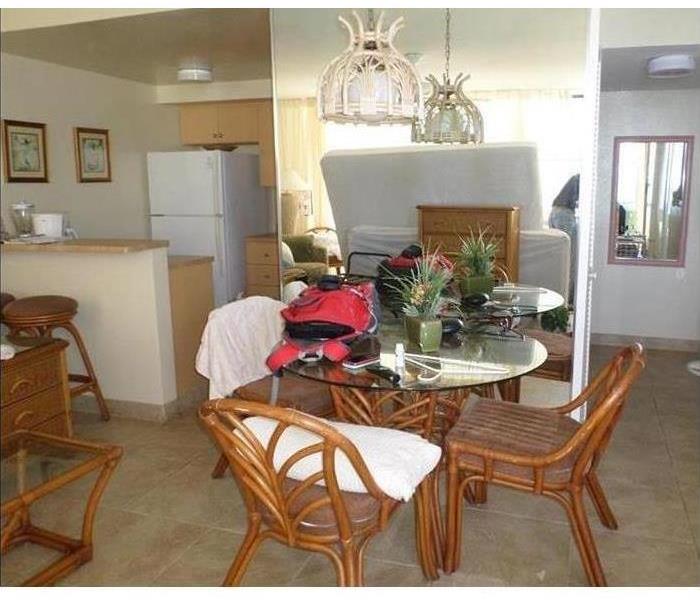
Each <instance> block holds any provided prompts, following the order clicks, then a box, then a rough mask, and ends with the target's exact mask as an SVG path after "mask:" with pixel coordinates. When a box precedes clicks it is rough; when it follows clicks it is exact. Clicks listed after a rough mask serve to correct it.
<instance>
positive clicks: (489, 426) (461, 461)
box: [444, 344, 645, 586]
mask: <svg viewBox="0 0 700 600" xmlns="http://www.w3.org/2000/svg"><path fill="white" fill-rule="evenodd" d="M644 366H645V356H644V349H643V348H642V346H641V345H640V344H635V345H633V346H630V347H629V348H626V349H624V350H622V351H621V352H619V353H618V354H617V356H615V358H614V359H613V360H612V361H610V363H608V365H607V366H606V367H605V368H604V369H603V370H602V371H601V372H600V373H599V374H598V375H597V377H596V378H595V379H594V380H593V381H592V382H591V383H590V384H589V385H588V387H587V388H586V389H585V390H584V391H583V392H582V393H581V394H580V395H579V396H578V398H576V399H574V400H573V401H571V402H569V403H568V404H566V405H564V406H560V407H557V408H554V409H542V408H534V407H528V406H520V405H517V404H511V403H508V402H498V401H494V400H485V399H484V400H479V401H477V402H476V403H475V404H474V405H472V406H470V407H468V408H467V409H465V411H464V413H463V414H462V416H461V417H460V419H459V421H458V422H457V424H456V425H455V427H454V428H453V429H452V430H451V431H450V432H449V433H448V435H447V438H446V452H447V470H448V482H447V519H446V531H447V543H446V549H445V560H444V563H445V572H447V573H451V572H453V571H455V570H456V569H457V567H458V566H459V560H460V541H461V528H462V508H461V499H462V497H463V496H466V497H467V498H468V499H469V498H473V499H474V500H475V501H476V502H484V501H486V486H487V485H490V484H495V485H502V486H506V487H510V488H514V489H517V490H521V491H525V492H530V493H532V494H536V495H541V496H546V497H548V498H551V499H553V500H556V501H557V502H558V503H559V504H561V505H562V506H563V507H564V510H565V511H566V514H567V516H568V518H569V522H570V524H571V529H572V532H573V535H574V539H575V540H576V545H577V547H578V550H579V554H580V556H581V562H582V563H583V568H584V570H585V572H586V576H587V578H588V581H589V583H590V584H591V585H596V586H598V585H606V581H605V575H604V574H603V568H602V566H601V563H600V558H599V557H598V551H597V549H596V546H595V542H594V540H593V535H592V533H591V529H590V526H589V524H588V518H587V516H586V511H585V508H584V504H583V490H584V488H585V489H587V490H588V492H589V494H590V496H591V499H592V500H593V504H594V506H595V508H596V511H597V513H598V516H599V517H600V520H601V522H602V523H603V525H604V526H605V527H607V528H609V529H617V522H616V521H615V517H614V515H613V513H612V510H611V509H610V506H609V505H608V502H607V500H606V498H605V494H604V493H603V488H602V487H601V485H600V482H599V481H598V477H597V475H596V468H597V466H598V463H599V462H600V459H601V457H602V455H603V453H604V451H605V449H606V447H607V445H608V442H609V441H610V437H611V435H612V432H613V430H614V428H615V425H616V424H617V422H618V420H619V418H620V414H621V412H622V409H623V408H624V405H625V402H626V400H627V396H628V392H629V390H630V387H631V386H632V384H633V383H634V381H635V380H636V379H637V377H638V376H639V374H640V373H641V371H642V370H643V368H644ZM584 404H585V405H586V409H587V418H586V420H585V421H584V422H583V423H579V422H578V421H576V420H574V419H572V418H571V417H569V416H568V415H569V414H570V413H571V412H572V411H574V410H576V409H578V408H579V407H581V406H583V405H584ZM472 484H473V485H474V488H475V489H474V491H473V492H472V491H471V489H470V486H472Z"/></svg>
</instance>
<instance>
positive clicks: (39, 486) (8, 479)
mask: <svg viewBox="0 0 700 600" xmlns="http://www.w3.org/2000/svg"><path fill="white" fill-rule="evenodd" d="M1 455H2V461H1V463H0V484H1V485H0V490H1V493H2V504H1V505H0V517H2V519H3V521H4V523H5V525H4V527H3V529H2V535H1V536H0V554H6V553H7V552H8V551H9V550H10V549H11V548H12V547H13V546H15V545H17V544H20V543H22V542H31V543H34V544H39V545H41V546H45V547H47V548H51V549H53V550H58V551H59V552H62V553H63V554H64V556H63V557H61V558H59V559H58V560H56V561H54V562H53V563H51V564H50V565H49V566H48V567H46V568H44V569H42V570H41V571H39V572H38V573H36V574H35V575H33V576H32V577H30V578H29V579H27V580H26V581H25V582H24V583H23V584H22V585H25V586H38V585H51V584H53V583H55V582H56V581H58V580H59V579H61V578H63V577H65V576H66V575H68V574H69V573H71V572H73V571H74V570H75V569H77V568H78V567H79V566H80V565H82V564H84V563H86V562H88V561H90V560H92V529H93V522H94V519H95V513H96V511H97V506H98V504H99V502H100V498H101V497H102V493H103V492H104V489H105V487H106V485H107V482H108V481H109V478H110V477H111V475H112V472H113V471H114V469H115V467H116V466H117V464H118V463H119V460H120V459H121V455H122V449H121V448H120V447H119V446H110V445H103V444H94V443H90V442H83V441H79V440H76V439H74V438H64V437H59V436H55V435H50V434H46V433H38V432H33V431H27V430H18V431H15V432H14V433H11V434H10V435H8V436H6V437H4V438H3V439H2V448H1ZM97 470H99V475H98V476H97V479H96V480H95V483H94V485H93V487H92V491H91V492H90V495H89V496H88V500H87V504H86V506H85V513H84V516H83V527H82V534H81V537H80V538H71V537H68V536H66V535H63V534H61V533H57V532H55V531H50V530H48V529H44V528H43V527H38V526H36V525H34V524H33V523H32V522H31V519H30V516H29V511H30V508H31V505H32V504H33V503H34V502H36V501H37V500H39V499H40V498H43V497H44V496H47V495H49V494H51V493H52V492H55V491H57V490H59V489H61V488H63V487H65V486H66V485H68V484H69V483H71V482H73V481H75V480H76V479H80V478H81V477H85V476H86V475H88V474H89V473H92V472H93V471H97Z"/></svg>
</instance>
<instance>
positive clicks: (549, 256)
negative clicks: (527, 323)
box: [321, 143, 570, 297]
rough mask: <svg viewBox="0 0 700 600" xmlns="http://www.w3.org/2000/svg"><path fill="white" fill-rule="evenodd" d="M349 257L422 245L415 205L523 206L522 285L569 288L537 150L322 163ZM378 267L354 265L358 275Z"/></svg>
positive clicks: (462, 149) (391, 152)
mask: <svg viewBox="0 0 700 600" xmlns="http://www.w3.org/2000/svg"><path fill="white" fill-rule="evenodd" d="M321 169H322V171H323V177H324V179H325V182H326V189H327V190H328V197H329V199H330V203H331V206H332V208H333V215H334V217H335V222H336V228H337V230H338V238H339V240H340V244H341V250H342V252H343V256H346V257H347V256H348V254H349V253H350V252H353V251H368V252H386V253H388V254H396V253H397V252H398V251H400V250H401V249H403V248H404V247H405V246H406V245H408V244H409V243H412V242H415V241H417V240H418V228H417V220H418V214H417V212H418V211H417V210H416V206H418V205H419V204H464V205H473V206H518V207H520V230H521V231H520V264H519V268H520V277H519V279H520V282H521V283H529V284H532V285H540V286H543V287H547V288H550V289H554V290H556V291H558V292H559V293H561V294H562V295H564V296H565V297H566V295H567V293H568V287H569V246H570V242H569V238H568V236H567V235H566V234H565V233H563V232H561V231H557V230H553V229H546V228H545V227H544V225H543V224H542V213H541V208H540V206H541V205H540V184H539V176H538V167H537V149H536V147H535V145H534V144H525V143H520V144H483V145H481V146H422V145H421V146H419V145H414V146H406V147H399V148H380V149H370V150H336V151H332V152H328V153H327V154H326V155H325V156H324V157H323V158H322V159H321ZM375 264H376V261H375V263H372V262H370V261H368V260H367V259H362V258H359V259H357V260H353V264H352V265H351V267H352V271H353V272H355V273H362V272H365V273H366V274H374V273H375V271H374V269H375V266H374V265H375Z"/></svg>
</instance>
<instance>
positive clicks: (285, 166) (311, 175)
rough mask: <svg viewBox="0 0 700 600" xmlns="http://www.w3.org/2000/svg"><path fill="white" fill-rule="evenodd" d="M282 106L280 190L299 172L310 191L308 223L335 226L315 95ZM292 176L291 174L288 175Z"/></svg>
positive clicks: (323, 133) (280, 104)
mask: <svg viewBox="0 0 700 600" xmlns="http://www.w3.org/2000/svg"><path fill="white" fill-rule="evenodd" d="M278 108H279V132H280V139H279V149H280V172H281V174H282V181H281V184H280V189H281V190H282V191H285V189H287V188H286V186H292V182H290V181H285V177H286V176H288V175H292V174H293V173H296V174H297V175H298V176H299V177H300V178H301V179H302V180H303V181H304V182H306V183H307V184H308V186H309V189H310V190H311V202H312V205H313V211H312V214H311V215H309V216H308V217H307V220H306V226H307V227H308V228H311V227H320V226H322V227H335V221H334V220H333V211H332V210H331V207H330V203H329V202H328V194H327V192H326V185H325V183H324V182H323V174H322V173H321V164H320V163H321V158H322V157H323V155H324V153H325V152H326V135H325V132H324V130H323V123H321V121H319V120H318V115H317V114H316V100H315V98H300V99H292V100H280V101H279V103H278ZM288 178H289V177H288Z"/></svg>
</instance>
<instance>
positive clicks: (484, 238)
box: [457, 228, 498, 296]
mask: <svg viewBox="0 0 700 600" xmlns="http://www.w3.org/2000/svg"><path fill="white" fill-rule="evenodd" d="M459 239H460V242H461V244H460V247H459V251H458V253H457V265H458V266H459V273H460V276H459V289H460V291H461V292H462V295H463V296H468V295H470V294H478V293H483V294H490V293H491V292H492V291H493V287H494V278H493V273H492V269H493V265H494V262H495V260H496V252H497V251H498V242H497V241H496V240H495V238H494V236H492V235H489V234H488V228H486V229H481V228H479V234H478V235H474V232H473V231H471V229H470V230H469V236H468V237H466V238H463V237H461V236H460V238H459Z"/></svg>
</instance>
